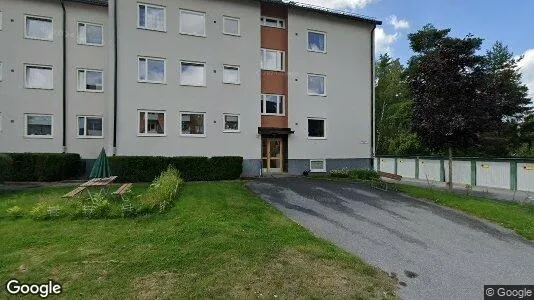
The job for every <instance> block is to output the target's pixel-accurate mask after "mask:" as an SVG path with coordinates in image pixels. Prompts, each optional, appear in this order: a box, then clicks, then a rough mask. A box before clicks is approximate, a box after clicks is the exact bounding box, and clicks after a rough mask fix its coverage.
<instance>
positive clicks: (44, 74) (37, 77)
mask: <svg viewBox="0 0 534 300" xmlns="http://www.w3.org/2000/svg"><path fill="white" fill-rule="evenodd" d="M26 82H27V84H28V86H29V87H33V88H43V89H51V88H53V79H52V70H51V69H49V68H41V67H27V68H26Z"/></svg>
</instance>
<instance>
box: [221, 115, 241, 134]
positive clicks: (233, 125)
mask: <svg viewBox="0 0 534 300" xmlns="http://www.w3.org/2000/svg"><path fill="white" fill-rule="evenodd" d="M224 131H225V132H238V131H239V115H232V114H225V115H224Z"/></svg>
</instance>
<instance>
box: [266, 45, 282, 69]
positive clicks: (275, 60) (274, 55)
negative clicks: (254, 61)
mask: <svg viewBox="0 0 534 300" xmlns="http://www.w3.org/2000/svg"><path fill="white" fill-rule="evenodd" d="M284 68H285V52H284V51H278V50H269V49H261V69H262V70H270V71H284Z"/></svg>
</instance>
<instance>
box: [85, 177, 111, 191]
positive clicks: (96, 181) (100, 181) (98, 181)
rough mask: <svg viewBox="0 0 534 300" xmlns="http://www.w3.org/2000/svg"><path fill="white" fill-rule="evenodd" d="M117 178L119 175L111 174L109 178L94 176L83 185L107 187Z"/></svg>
mask: <svg viewBox="0 0 534 300" xmlns="http://www.w3.org/2000/svg"><path fill="white" fill-rule="evenodd" d="M116 179H117V176H111V177H108V178H93V179H91V180H89V181H87V182H85V183H83V184H82V185H80V186H81V187H86V188H87V187H107V186H108V185H110V184H112V183H113V181H115V180H116Z"/></svg>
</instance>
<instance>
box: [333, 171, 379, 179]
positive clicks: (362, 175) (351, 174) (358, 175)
mask: <svg viewBox="0 0 534 300" xmlns="http://www.w3.org/2000/svg"><path fill="white" fill-rule="evenodd" d="M330 176H331V177H336V178H351V179H354V180H366V181H376V180H379V179H380V175H378V173H377V172H376V171H374V170H361V169H354V170H349V169H342V170H332V171H330Z"/></svg>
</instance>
